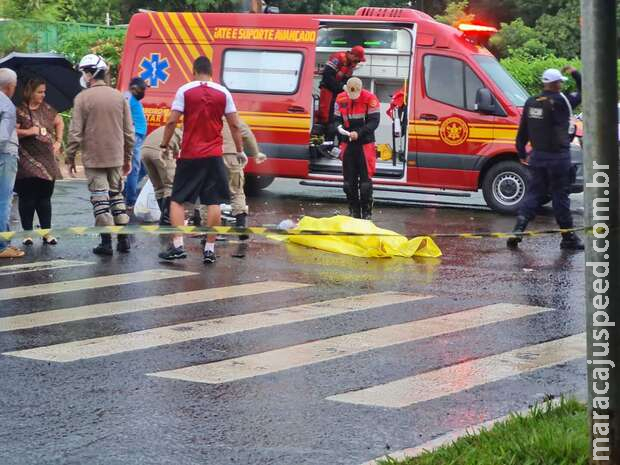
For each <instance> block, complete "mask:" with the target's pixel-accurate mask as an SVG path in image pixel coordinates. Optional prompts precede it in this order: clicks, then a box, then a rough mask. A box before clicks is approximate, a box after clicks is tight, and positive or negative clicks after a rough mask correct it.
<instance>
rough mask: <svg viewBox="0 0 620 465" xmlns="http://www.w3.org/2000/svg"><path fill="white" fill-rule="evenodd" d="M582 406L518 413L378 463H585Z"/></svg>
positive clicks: (585, 429) (574, 404)
mask: <svg viewBox="0 0 620 465" xmlns="http://www.w3.org/2000/svg"><path fill="white" fill-rule="evenodd" d="M588 440H589V438H588V421H587V411H586V407H585V405H584V404H582V403H580V402H578V401H576V400H574V399H568V400H566V399H563V400H562V401H561V402H560V403H559V404H556V405H555V406H553V405H548V404H543V405H538V406H536V407H534V408H533V409H532V410H531V411H530V413H528V414H526V415H519V414H515V415H513V416H511V418H510V419H508V420H506V421H505V422H502V423H497V424H495V425H494V426H493V427H492V428H490V429H489V430H488V431H486V430H483V431H481V432H480V433H479V434H475V435H467V436H464V437H463V438H461V439H458V440H457V441H455V442H454V443H452V444H450V445H447V446H443V447H441V448H439V449H436V450H434V451H432V452H425V453H423V454H422V455H420V456H418V457H411V458H406V459H404V460H395V459H392V458H385V459H382V460H379V462H378V463H379V464H381V465H587V463H588Z"/></svg>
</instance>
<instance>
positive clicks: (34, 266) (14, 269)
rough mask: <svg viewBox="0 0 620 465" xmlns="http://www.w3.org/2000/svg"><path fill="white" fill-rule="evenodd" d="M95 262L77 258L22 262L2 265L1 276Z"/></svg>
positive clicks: (0, 268)
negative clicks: (82, 260)
mask: <svg viewBox="0 0 620 465" xmlns="http://www.w3.org/2000/svg"><path fill="white" fill-rule="evenodd" d="M94 264H95V262H81V261H77V260H49V261H47V262H33V263H21V264H19V265H7V266H0V276H5V275H9V274H17V273H30V272H33V271H49V270H57V269H60V268H71V267H75V266H86V265H94Z"/></svg>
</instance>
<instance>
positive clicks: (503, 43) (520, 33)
mask: <svg viewBox="0 0 620 465" xmlns="http://www.w3.org/2000/svg"><path fill="white" fill-rule="evenodd" d="M538 39H539V35H538V32H537V31H536V30H535V29H534V28H532V27H529V26H527V25H526V24H525V23H524V22H523V20H522V19H521V18H518V19H515V20H514V21H513V22H511V23H510V24H506V23H502V24H501V28H500V30H499V32H498V33H497V34H495V35H494V36H493V37H491V40H490V41H489V48H490V49H491V51H492V52H493V53H494V54H495V55H496V56H499V57H501V58H504V57H507V56H509V55H510V53H511V50H518V49H520V48H522V47H523V46H524V45H525V44H526V43H528V42H529V41H532V40H538ZM531 45H532V44H530V46H531ZM542 45H543V46H544V44H542Z"/></svg>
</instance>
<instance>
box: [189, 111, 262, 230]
mask: <svg viewBox="0 0 620 465" xmlns="http://www.w3.org/2000/svg"><path fill="white" fill-rule="evenodd" d="M222 136H223V138H224V146H223V152H224V155H223V157H224V165H225V166H226V169H227V171H228V188H229V189H230V205H231V207H232V214H233V216H234V217H235V220H236V223H235V226H236V227H238V228H245V227H246V226H247V216H248V205H247V203H246V200H245V191H244V190H243V186H244V185H245V174H244V172H243V169H244V168H245V165H246V164H247V160H246V162H245V163H242V162H241V161H240V160H239V157H238V156H237V153H236V150H235V143H234V141H233V138H232V134H231V132H230V128H229V127H228V124H226V121H224V128H223V129H222ZM241 137H242V138H243V151H244V152H245V154H246V155H247V156H248V157H254V158H255V160H256V163H257V164H260V163H263V162H264V161H265V160H266V158H267V156H266V155H265V154H263V153H261V152H260V149H259V148H258V143H257V142H256V137H254V134H253V133H252V130H251V129H250V127H249V126H248V125H247V124H245V123H244V122H243V121H241ZM200 213H201V216H202V217H203V218H205V217H206V216H205V215H206V212H202V211H201V212H200ZM239 239H241V240H247V239H248V236H247V235H245V234H242V235H241V236H239Z"/></svg>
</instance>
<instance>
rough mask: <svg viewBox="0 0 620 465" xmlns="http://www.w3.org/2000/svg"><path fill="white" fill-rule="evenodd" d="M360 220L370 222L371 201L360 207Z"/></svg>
mask: <svg viewBox="0 0 620 465" xmlns="http://www.w3.org/2000/svg"><path fill="white" fill-rule="evenodd" d="M362 219H363V220H372V200H371V201H370V202H368V203H366V204H364V205H362Z"/></svg>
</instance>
